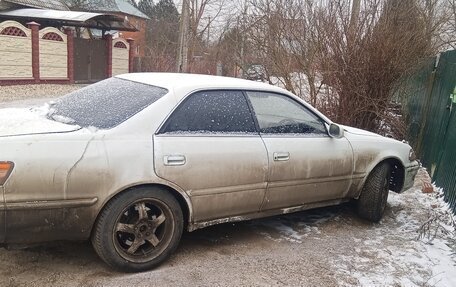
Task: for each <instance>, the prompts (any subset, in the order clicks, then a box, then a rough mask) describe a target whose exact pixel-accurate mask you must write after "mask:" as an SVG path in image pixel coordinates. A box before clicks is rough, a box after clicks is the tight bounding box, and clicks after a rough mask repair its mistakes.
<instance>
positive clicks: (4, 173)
mask: <svg viewBox="0 0 456 287" xmlns="http://www.w3.org/2000/svg"><path fill="white" fill-rule="evenodd" d="M13 167H14V163H12V162H10V161H0V185H3V184H4V183H5V182H6V180H7V179H8V177H9V176H10V174H11V171H13Z"/></svg>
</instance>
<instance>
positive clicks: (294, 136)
mask: <svg viewBox="0 0 456 287" xmlns="http://www.w3.org/2000/svg"><path fill="white" fill-rule="evenodd" d="M248 92H255V93H258V92H259V93H268V94H276V95H279V96H284V97H286V98H289V99H290V100H292V101H293V102H295V103H296V104H297V105H298V106H301V107H302V108H304V109H305V110H306V111H308V112H310V113H311V114H312V115H314V116H315V117H316V118H317V119H319V120H320V122H321V124H322V125H323V126H324V128H325V131H326V133H325V134H321V135H319V134H310V133H262V132H261V128H260V124H259V122H258V118H257V116H256V113H255V109H254V108H253V104H252V102H251V101H250V98H249V96H248ZM244 94H245V96H246V97H247V101H248V102H249V108H251V109H252V111H253V112H252V115H254V116H255V125H257V131H258V133H259V134H260V136H261V137H288V138H291V137H293V138H296V137H302V138H326V137H329V131H328V127H327V126H326V124H327V123H326V121H325V120H324V119H322V118H321V117H320V116H319V115H317V114H316V113H315V112H314V111H312V110H311V109H309V108H308V107H306V106H305V105H303V104H302V103H300V102H299V101H297V100H296V99H294V98H293V97H290V96H289V95H287V94H284V93H279V92H274V91H263V90H244Z"/></svg>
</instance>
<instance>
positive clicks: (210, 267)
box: [0, 85, 456, 287]
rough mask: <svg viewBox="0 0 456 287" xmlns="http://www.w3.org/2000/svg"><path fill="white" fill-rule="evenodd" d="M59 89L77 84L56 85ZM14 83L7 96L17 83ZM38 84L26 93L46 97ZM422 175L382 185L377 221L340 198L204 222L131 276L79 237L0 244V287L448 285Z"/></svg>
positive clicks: (436, 208)
mask: <svg viewBox="0 0 456 287" xmlns="http://www.w3.org/2000/svg"><path fill="white" fill-rule="evenodd" d="M32 87H33V86H32ZM41 87H43V86H41ZM3 88H4V87H0V89H3ZM67 88H68V89H71V88H73V89H75V88H77V87H75V86H70V87H60V88H58V87H57V86H56V87H55V89H56V91H57V90H58V91H59V92H60V91H62V93H64V92H63V91H64V90H65V89H67ZM8 89H11V90H10V91H13V92H14V88H11V87H8ZM18 89H19V90H20V91H17V92H14V93H15V94H16V95H19V94H20V93H21V92H22V89H25V90H26V87H25V86H23V87H19V88H18ZM44 89H46V90H47V92H46V91H44V92H43V93H41V91H39V89H35V90H34V91H33V92H30V93H29V94H28V95H42V96H43V97H45V98H50V97H52V96H53V95H54V94H53V95H52V96H51V95H50V94H49V90H48V89H51V90H52V89H53V88H52V87H51V86H49V85H46V87H44ZM25 90H24V91H25ZM0 96H1V97H2V99H3V96H4V90H1V92H0ZM37 97H38V96H37ZM18 98H21V96H18V97H16V99H18ZM22 98H24V97H22ZM36 101H40V100H39V99H38V100H37V99H36V98H35V99H34V100H33V101H31V102H28V101H25V102H20V105H26V104H27V103H30V104H33V103H36ZM10 104H12V105H15V104H17V102H14V103H10ZM0 154H1V151H0ZM422 181H429V178H428V176H427V173H426V172H425V171H424V170H421V171H420V173H419V175H418V177H417V180H416V183H415V187H414V188H412V189H410V190H408V191H406V192H405V193H404V194H401V195H398V194H395V193H392V192H391V193H390V196H389V199H388V207H387V209H386V214H385V216H384V219H383V220H382V221H381V222H380V223H378V224H370V223H367V222H365V221H363V220H361V219H359V218H358V217H357V216H356V214H355V212H354V208H353V206H352V204H344V205H341V206H336V207H329V208H320V209H316V210H311V211H305V212H299V213H295V214H289V215H284V216H277V217H271V218H266V219H260V220H253V221H248V222H240V223H235V224H231V223H230V224H222V225H218V226H212V227H208V228H205V229H202V230H197V231H195V232H192V233H185V234H184V237H183V239H182V242H181V244H180V247H179V248H178V250H177V251H176V253H175V254H174V255H173V256H172V257H171V259H170V260H168V261H167V262H165V263H164V264H163V265H162V266H160V267H159V268H157V269H155V270H153V271H150V272H145V273H139V274H122V273H117V272H113V271H112V270H110V269H109V268H108V267H107V266H106V265H105V264H104V263H103V262H102V261H101V260H100V259H99V258H98V257H97V256H96V254H95V252H94V251H93V250H92V247H91V246H90V244H89V243H87V242H81V243H72V242H57V243H50V244H45V245H42V246H38V247H33V248H28V249H26V250H14V251H7V250H0V286H11V287H12V286H46V287H47V286H68V287H73V286H325V287H327V286H456V258H455V254H456V248H455V246H454V240H455V238H456V233H455V232H454V229H452V228H451V226H449V225H447V224H446V223H447V221H448V220H449V219H450V218H451V215H450V213H449V212H448V207H447V206H446V204H445V203H444V202H443V200H442V199H441V193H440V191H438V190H437V189H436V190H435V192H434V193H431V194H423V193H422V192H421V184H422ZM434 215H438V216H440V218H441V221H440V222H439V224H434V225H431V226H430V227H431V230H432V231H436V233H435V234H436V235H437V236H436V238H435V239H434V240H432V241H431V240H430V238H429V237H426V236H425V237H422V238H419V239H418V237H419V233H418V232H417V230H418V229H419V228H420V226H422V224H423V223H424V222H426V221H427V220H428V219H429V218H430V217H432V216H434ZM432 234H434V233H432Z"/></svg>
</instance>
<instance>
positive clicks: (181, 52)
mask: <svg viewBox="0 0 456 287" xmlns="http://www.w3.org/2000/svg"><path fill="white" fill-rule="evenodd" d="M189 9H190V3H189V0H182V12H181V19H180V25H179V48H178V54H177V72H178V73H186V72H187V71H188V30H189V25H190V19H189V14H190V13H189Z"/></svg>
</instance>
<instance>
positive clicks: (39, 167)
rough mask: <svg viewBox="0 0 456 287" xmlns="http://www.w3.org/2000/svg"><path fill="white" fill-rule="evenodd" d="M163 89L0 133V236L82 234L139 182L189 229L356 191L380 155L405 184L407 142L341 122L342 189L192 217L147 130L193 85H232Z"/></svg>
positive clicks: (187, 194) (190, 201)
mask: <svg viewBox="0 0 456 287" xmlns="http://www.w3.org/2000/svg"><path fill="white" fill-rule="evenodd" d="M167 88H168V90H169V93H168V94H167V95H166V96H164V97H163V98H161V99H159V100H158V101H157V102H155V103H154V104H152V105H151V106H149V107H147V108H146V109H144V110H143V111H141V112H139V113H138V114H137V115H135V116H133V117H132V118H130V119H129V120H127V121H125V122H124V123H122V124H120V125H119V126H117V127H115V128H113V129H110V130H99V131H97V132H93V131H90V130H88V129H81V130H78V131H73V132H65V133H51V134H42V135H22V136H8V137H0V147H1V153H0V155H1V160H8V161H12V162H14V163H15V167H14V169H13V171H12V174H11V176H10V177H9V179H8V180H7V181H6V183H5V184H4V185H3V186H1V187H0V192H1V194H0V196H1V197H0V199H2V201H3V206H1V205H0V228H1V229H0V241H1V242H3V243H5V244H19V245H21V244H24V245H28V244H33V243H39V242H45V241H52V240H85V239H87V238H89V237H90V234H91V231H92V227H93V225H94V223H95V221H96V219H97V216H98V214H99V213H100V211H101V210H102V208H103V207H104V206H105V205H106V203H107V202H108V201H109V200H111V199H112V198H113V197H114V196H116V195H117V194H119V193H122V192H128V191H130V190H131V189H132V188H135V187H139V186H147V185H156V186H162V187H163V188H166V189H167V190H169V192H171V193H172V194H173V195H174V196H175V197H176V198H177V199H178V201H179V203H180V204H181V206H182V208H183V211H184V214H185V220H186V228H187V230H189V231H192V230H195V229H198V228H202V227H205V226H209V225H212V224H217V223H222V222H229V221H239V220H245V219H252V218H257V217H263V216H268V215H274V214H282V213H289V212H294V211H298V210H304V209H309V208H313V207H320V206H326V205H333V204H337V203H340V202H343V201H347V200H350V199H352V198H357V197H359V195H360V192H361V188H362V186H363V184H364V182H365V180H366V178H367V176H368V174H369V173H370V171H372V169H373V168H374V167H375V166H376V165H378V164H379V163H380V162H382V161H385V160H387V161H390V162H391V163H392V164H393V165H397V166H398V168H399V169H402V170H403V173H402V174H401V175H400V176H399V177H398V178H397V179H395V180H397V181H398V183H397V188H396V190H395V191H396V192H401V191H403V190H405V189H407V188H409V187H410V184H411V183H412V182H413V177H414V175H415V174H416V170H417V166H418V163H417V162H416V161H410V160H409V158H408V154H409V150H410V147H409V146H408V145H407V144H404V143H401V142H398V141H395V140H393V139H388V138H384V137H380V136H378V135H375V134H371V133H368V132H365V131H361V130H357V129H353V128H349V127H346V132H345V138H346V139H347V140H348V142H349V143H350V146H351V148H352V152H353V180H352V182H351V184H350V188H349V189H348V190H347V193H346V194H344V195H343V196H341V197H340V198H335V199H334V200H331V201H324V202H312V203H309V204H299V205H296V206H293V205H290V206H289V207H286V208H279V209H275V210H266V211H261V210H255V211H253V212H250V213H237V212H236V210H233V213H232V214H230V215H226V216H222V217H220V216H218V215H217V214H211V215H210V216H198V213H204V210H201V206H203V205H201V204H200V205H198V209H197V208H194V205H195V202H194V198H192V196H191V191H189V190H185V189H184V188H182V187H180V186H178V185H177V184H175V183H173V182H171V181H168V180H166V179H164V178H161V177H159V176H158V175H157V172H156V167H155V166H154V161H155V160H156V159H154V137H155V136H156V132H157V131H158V130H159V128H160V126H161V125H162V124H163V123H164V122H165V120H166V119H167V118H168V116H169V115H170V114H171V113H172V111H173V110H174V109H175V108H176V107H177V106H178V104H179V103H180V102H181V101H182V100H183V99H184V98H185V97H186V96H188V95H190V94H192V93H194V92H195V91H198V90H201V89H204V90H210V89H228V90H229V89H235V88H236V87H235V86H231V85H226V86H223V85H222V86H221V85H217V86H214V87H213V88H211V87H210V86H209V87H207V88H201V87H197V86H192V85H187V86H180V87H179V88H175V89H174V88H171V87H167ZM238 89H244V88H243V87H240V88H238ZM245 89H247V87H245ZM250 89H254V90H255V89H257V90H260V91H265V90H266V91H271V92H277V93H282V94H286V95H287V96H290V97H293V98H294V99H295V100H297V101H299V102H300V103H302V104H303V105H304V106H306V107H307V108H308V109H310V110H312V111H313V112H314V113H315V114H317V115H319V116H320V117H321V118H322V119H323V120H324V121H326V122H327V123H328V124H329V123H330V121H329V120H328V119H327V118H326V117H325V116H324V115H322V114H321V113H319V112H318V111H317V110H315V109H314V108H313V107H311V106H310V105H308V104H307V103H305V102H304V101H302V100H300V99H299V98H297V97H295V96H294V95H292V94H290V93H288V92H286V91H284V90H282V89H279V88H273V87H270V88H269V87H268V88H267V89H266V88H264V87H261V86H258V87H255V86H253V88H252V87H251V88H250ZM332 140H334V141H338V140H341V139H336V138H334V139H332ZM31 158H33V160H30V159H31ZM207 176H208V175H207V174H202V175H200V176H199V177H198V178H195V180H205V177H207ZM220 200H226V197H220ZM220 204H224V203H223V202H221V203H220ZM1 209H3V211H1ZM195 218H197V219H198V220H195Z"/></svg>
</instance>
